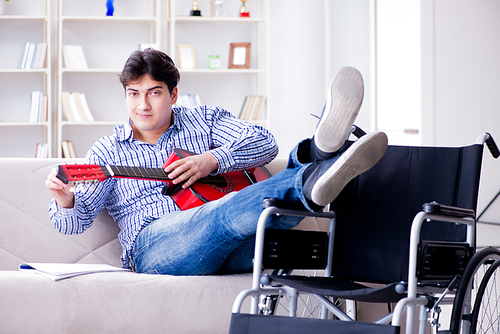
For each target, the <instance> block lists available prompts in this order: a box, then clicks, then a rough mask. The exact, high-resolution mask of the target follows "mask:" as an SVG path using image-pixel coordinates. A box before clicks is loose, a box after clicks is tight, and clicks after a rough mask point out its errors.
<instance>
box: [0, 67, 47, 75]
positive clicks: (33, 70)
mask: <svg viewBox="0 0 500 334" xmlns="http://www.w3.org/2000/svg"><path fill="white" fill-rule="evenodd" d="M0 73H43V74H48V73H49V70H48V69H46V68H30V69H20V68H12V69H10V68H2V69H0Z"/></svg>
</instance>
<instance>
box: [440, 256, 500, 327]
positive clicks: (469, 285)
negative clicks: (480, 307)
mask: <svg viewBox="0 0 500 334" xmlns="http://www.w3.org/2000/svg"><path fill="white" fill-rule="evenodd" d="M498 259H500V251H499V250H498V249H496V248H493V247H488V248H485V249H482V250H481V251H479V252H477V253H475V254H474V255H473V256H472V258H471V259H470V261H469V263H468V264H467V267H466V268H465V271H464V274H463V276H462V278H461V280H460V284H459V285H458V289H457V292H456V294H455V300H454V301H453V311H452V314H451V321H450V331H451V333H454V334H466V333H470V329H471V320H472V310H473V308H474V305H473V303H472V302H473V301H474V300H475V299H476V295H477V294H478V290H479V289H478V288H479V284H480V282H481V281H482V280H483V277H484V276H485V275H486V272H487V271H488V269H489V268H490V267H491V265H492V264H493V263H494V262H495V261H496V260H498Z"/></svg>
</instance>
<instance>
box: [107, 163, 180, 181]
mask: <svg viewBox="0 0 500 334" xmlns="http://www.w3.org/2000/svg"><path fill="white" fill-rule="evenodd" d="M106 168H107V169H108V172H109V174H110V176H112V177H118V178H131V179H141V180H156V181H171V180H172V179H170V178H169V177H168V176H167V174H166V173H165V171H164V170H163V169H161V168H147V167H127V166H109V165H108V166H106Z"/></svg>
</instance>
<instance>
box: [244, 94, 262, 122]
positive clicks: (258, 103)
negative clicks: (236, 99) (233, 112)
mask: <svg viewBox="0 0 500 334" xmlns="http://www.w3.org/2000/svg"><path fill="white" fill-rule="evenodd" d="M265 105H266V98H265V97H264V96H246V97H245V100H244V101H243V106H242V107H241V111H240V115H239V118H240V119H242V120H245V121H257V120H259V118H260V116H261V114H262V111H263V110H264V106H265Z"/></svg>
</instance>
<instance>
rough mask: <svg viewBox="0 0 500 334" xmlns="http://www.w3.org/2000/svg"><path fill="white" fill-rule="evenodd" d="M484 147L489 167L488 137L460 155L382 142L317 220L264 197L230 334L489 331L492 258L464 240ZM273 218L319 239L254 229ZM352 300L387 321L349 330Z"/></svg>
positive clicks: (496, 293)
mask: <svg viewBox="0 0 500 334" xmlns="http://www.w3.org/2000/svg"><path fill="white" fill-rule="evenodd" d="M353 133H354V134H355V135H356V136H357V137H360V136H362V135H363V134H364V132H363V131H362V130H361V129H359V128H357V127H353ZM348 144H349V143H348ZM485 144H486V146H487V147H488V148H489V151H490V152H491V154H492V155H493V157H494V158H498V156H499V155H500V152H499V150H498V147H497V145H496V144H495V142H494V140H493V138H492V136H491V135H490V134H488V133H485V134H483V135H481V136H480V137H479V138H478V139H477V141H476V143H475V144H474V145H470V146H464V147H406V146H393V145H389V147H388V149H387V151H386V153H385V155H384V156H383V157H382V159H381V160H380V161H379V162H378V163H377V164H376V165H375V166H374V167H373V168H372V169H371V170H369V171H368V172H365V173H363V174H361V175H359V176H358V177H356V178H355V179H354V180H352V181H351V182H350V183H349V184H348V185H347V186H346V187H345V188H344V190H343V191H342V193H341V194H340V195H339V196H338V197H337V198H336V199H335V201H334V202H332V203H331V204H330V205H329V207H328V210H324V211H323V212H320V213H311V212H308V211H304V210H298V209H297V208H294V207H291V206H290V205H289V204H288V203H281V202H280V201H278V200H276V199H266V200H265V201H264V203H263V211H262V213H261V215H260V218H259V221H258V226H257V231H256V243H255V255H254V267H253V276H252V287H251V288H250V289H248V290H244V291H242V292H241V293H240V294H239V295H238V296H237V298H236V300H235V301H234V304H233V309H232V312H233V313H232V317H231V325H230V333H235V334H236V333H238V334H244V333H280V334H281V333H287V334H288V333H308V332H310V333H401V332H403V331H405V332H406V333H414V332H415V331H418V333H421V334H424V333H429V332H434V333H442V334H444V333H453V334H465V333H499V332H500V304H499V300H500V280H497V278H496V275H497V273H498V272H499V270H500V269H499V267H500V250H498V249H496V248H493V247H487V248H483V249H477V248H476V242H475V239H476V217H475V210H476V206H477V198H478V191H479V179H480V172H481V164H482V157H483V148H484V146H485ZM273 215H295V216H303V217H315V218H325V219H328V222H329V223H328V228H327V231H297V230H273V229H266V222H267V221H268V219H269V218H270V217H271V216H273ZM302 270H305V274H302V275H301V274H300V273H301V271H302ZM247 298H249V299H250V313H243V312H242V305H243V303H244V301H245V300H246V299H247ZM361 302H362V303H370V304H371V303H375V304H377V305H379V306H380V305H382V306H383V307H384V308H385V307H387V312H386V314H384V315H383V316H382V317H380V318H379V319H377V320H375V321H373V322H371V321H370V322H368V321H356V316H355V313H356V303H361ZM444 305H447V307H449V308H451V315H450V316H449V317H446V318H449V319H450V320H449V323H448V325H449V328H448V329H441V328H443V327H445V326H443V324H445V325H446V323H445V321H446V322H448V320H447V319H446V320H444V318H445V317H444V316H443V317H440V315H441V312H442V306H444ZM301 308H302V310H300V309H301ZM305 311H309V312H308V313H307V314H306V312H305ZM384 311H385V310H384ZM405 314H406V316H405ZM429 324H430V326H429Z"/></svg>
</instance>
